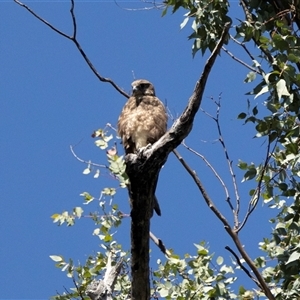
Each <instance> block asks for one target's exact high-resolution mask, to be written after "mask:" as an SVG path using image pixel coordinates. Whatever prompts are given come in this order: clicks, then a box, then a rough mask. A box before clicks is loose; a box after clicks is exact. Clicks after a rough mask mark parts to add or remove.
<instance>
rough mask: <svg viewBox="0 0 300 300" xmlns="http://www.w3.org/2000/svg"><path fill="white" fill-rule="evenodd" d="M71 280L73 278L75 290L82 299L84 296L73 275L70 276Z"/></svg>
mask: <svg viewBox="0 0 300 300" xmlns="http://www.w3.org/2000/svg"><path fill="white" fill-rule="evenodd" d="M72 280H73V283H74V285H75V287H76V290H77V292H78V294H79V296H80V298H81V300H84V296H83V295H82V291H81V290H80V288H79V287H78V284H77V282H76V280H75V278H74V276H72Z"/></svg>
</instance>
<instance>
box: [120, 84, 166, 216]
mask: <svg viewBox="0 0 300 300" xmlns="http://www.w3.org/2000/svg"><path fill="white" fill-rule="evenodd" d="M131 86H132V95H131V97H130V98H129V99H128V101H127V102H126V104H125V105H124V107H123V110H122V112H121V115H120V117H119V120H118V134H119V136H120V137H121V139H122V143H123V146H124V149H125V153H126V154H128V153H136V152H137V151H138V150H140V149H141V148H143V147H146V146H147V145H148V144H153V143H155V142H156V141H157V140H159V139H160V137H161V136H163V135H164V134H165V132H166V131H167V119H168V117H167V113H166V109H165V107H164V105H163V103H162V102H161V101H160V100H159V99H158V98H157V97H156V96H155V90H154V87H153V85H152V83H151V82H149V81H148V80H144V79H139V80H135V81H134V82H133V83H132V84H131ZM153 208H154V210H155V211H156V213H157V214H158V215H159V216H160V215H161V212H160V208H159V204H158V202H157V199H156V197H154V203H153Z"/></svg>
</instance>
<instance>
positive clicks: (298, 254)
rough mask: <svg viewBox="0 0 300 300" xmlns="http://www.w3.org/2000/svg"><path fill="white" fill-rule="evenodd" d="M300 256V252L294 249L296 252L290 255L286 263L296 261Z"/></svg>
mask: <svg viewBox="0 0 300 300" xmlns="http://www.w3.org/2000/svg"><path fill="white" fill-rule="evenodd" d="M299 258H300V253H299V252H296V251H294V252H293V253H292V254H291V256H290V257H289V259H288V261H287V262H286V263H285V264H286V265H288V264H290V263H292V262H294V261H295V260H297V261H298V260H299Z"/></svg>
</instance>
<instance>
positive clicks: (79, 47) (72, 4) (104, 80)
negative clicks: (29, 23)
mask: <svg viewBox="0 0 300 300" xmlns="http://www.w3.org/2000/svg"><path fill="white" fill-rule="evenodd" d="M14 2H15V3H17V4H18V5H20V6H22V7H23V8H25V9H26V10H27V11H28V12H30V13H31V14H32V15H33V16H34V17H35V18H37V19H38V20H39V21H41V22H42V23H44V24H45V25H47V26H48V27H50V28H51V29H52V30H54V31H55V32H56V33H58V34H60V35H61V36H63V37H65V38H66V39H68V40H71V41H72V42H73V43H74V44H75V45H76V48H77V49H78V51H79V52H80V54H81V56H82V57H83V58H84V60H85V61H86V63H87V64H88V66H89V68H90V69H91V70H92V71H93V73H94V74H95V75H96V77H97V78H98V79H99V80H100V81H102V82H107V83H110V84H111V85H112V86H113V87H114V88H115V89H116V90H117V91H118V92H119V93H120V94H121V95H123V96H124V97H126V98H129V95H128V94H127V93H126V92H124V91H123V90H122V89H121V88H120V87H119V86H118V85H117V84H116V83H115V82H114V81H113V80H111V79H110V78H105V77H103V76H101V75H100V74H99V73H98V71H97V69H96V68H95V67H94V65H93V64H92V62H91V61H90V60H89V58H88V57H87V55H86V53H85V52H84V50H83V49H82V47H81V45H80V43H79V42H78V41H77V38H76V34H77V25H76V17H75V13H74V5H75V4H74V0H71V9H70V13H71V17H72V22H73V35H72V36H69V35H68V34H66V33H64V32H62V31H61V30H59V29H58V28H56V27H55V26H53V25H52V24H50V23H49V22H48V21H46V20H45V19H43V18H42V17H40V16H39V15H38V14H37V13H35V12H34V11H33V10H32V9H31V8H30V7H28V6H27V5H26V4H24V3H22V2H20V1H19V0H14Z"/></svg>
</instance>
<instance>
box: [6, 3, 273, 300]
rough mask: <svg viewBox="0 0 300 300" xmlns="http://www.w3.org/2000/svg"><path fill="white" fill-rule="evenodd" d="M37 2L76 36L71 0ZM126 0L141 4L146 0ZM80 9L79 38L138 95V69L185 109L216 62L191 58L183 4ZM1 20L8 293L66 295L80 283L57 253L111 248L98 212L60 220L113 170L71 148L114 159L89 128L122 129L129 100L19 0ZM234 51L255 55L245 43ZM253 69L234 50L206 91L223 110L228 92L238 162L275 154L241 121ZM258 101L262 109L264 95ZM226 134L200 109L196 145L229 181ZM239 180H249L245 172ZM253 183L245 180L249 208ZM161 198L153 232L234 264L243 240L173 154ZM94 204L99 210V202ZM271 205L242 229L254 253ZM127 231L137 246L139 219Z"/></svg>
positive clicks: (201, 168)
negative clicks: (55, 219)
mask: <svg viewBox="0 0 300 300" xmlns="http://www.w3.org/2000/svg"><path fill="white" fill-rule="evenodd" d="M26 3H27V4H28V5H30V7H31V8H32V9H34V10H35V11H36V12H37V13H38V14H40V15H41V16H42V17H43V18H45V19H47V20H48V21H49V22H51V23H52V24H54V25H55V26H57V27H58V28H60V29H61V30H63V31H65V32H67V33H69V34H71V29H72V27H71V25H72V23H71V17H70V14H69V8H70V4H69V2H68V1H27V2H26ZM119 4H120V5H121V6H122V7H126V8H137V7H140V5H138V2H136V1H131V2H127V1H119ZM231 9H232V15H234V14H240V8H239V6H238V2H232V3H231ZM75 13H76V17H77V25H78V40H79V42H80V43H81V45H82V47H83V48H84V49H85V51H86V53H87V55H88V56H89V58H90V59H91V61H92V62H93V64H94V65H95V67H96V68H97V69H98V71H99V73H100V74H101V75H102V76H105V77H110V78H112V79H113V80H114V81H115V82H116V83H117V84H118V85H119V86H121V87H122V88H124V90H126V91H128V92H130V83H131V82H132V81H133V74H134V76H135V77H136V78H146V79H148V80H150V81H152V82H153V84H154V85H155V88H156V93H157V95H158V97H159V98H160V99H161V100H162V101H167V103H168V106H169V108H170V110H171V112H172V113H173V114H174V116H177V115H178V114H180V113H181V112H182V110H183V108H184V107H185V105H186V103H187V100H188V98H189V96H190V95H191V93H192V90H193V88H194V85H195V82H196V80H197V79H198V77H199V75H200V73H201V72H202V67H203V65H204V63H205V58H203V57H201V55H200V54H198V55H197V56H196V57H195V58H194V59H193V58H192V55H191V46H192V42H191V41H188V40H187V36H188V35H189V34H190V33H191V32H190V29H189V25H187V27H186V28H185V29H184V30H182V31H181V30H180V28H179V24H180V23H181V22H182V19H183V12H178V13H176V14H175V15H171V14H168V15H167V16H166V17H164V18H161V11H158V10H148V11H128V10H124V9H121V8H120V7H118V6H117V5H116V4H115V3H114V2H113V1H80V2H78V3H76V7H75ZM0 28H1V35H0V51H1V55H0V70H1V72H0V82H1V84H0V97H1V101H0V111H1V118H0V122H1V127H0V128H1V129H0V130H1V146H0V147H1V152H0V153H1V155H0V160H1V171H0V172H1V183H0V188H1V189H0V191H1V198H2V199H1V203H2V213H1V226H0V240H1V246H0V265H1V272H0V290H1V295H0V298H1V299H47V298H49V297H50V296H52V295H54V294H55V293H56V291H60V292H62V291H63V287H64V286H65V287H67V288H69V287H72V282H71V281H70V280H69V279H67V277H66V276H65V274H64V273H63V272H61V271H60V270H59V269H56V268H55V267H54V263H53V262H52V261H51V260H50V258H49V255H52V254H60V255H63V256H64V257H65V258H69V257H71V258H73V260H74V261H75V262H76V261H78V260H79V261H81V262H84V260H85V258H86V257H87V256H88V255H89V254H91V253H94V252H96V251H100V248H99V245H100V241H99V240H98V239H97V238H96V237H93V236H92V231H93V228H94V227H93V224H92V222H91V221H90V220H89V219H83V220H81V221H80V222H78V223H77V224H76V226H74V227H71V228H66V227H65V226H62V227H58V226H57V225H55V224H53V223H52V220H51V219H50V216H51V215H52V214H54V213H56V212H58V213H59V212H62V211H64V210H71V209H72V208H73V207H75V206H80V205H81V203H82V199H81V197H80V196H79V194H80V193H82V192H84V191H89V192H90V193H92V194H94V195H99V193H100V191H101V189H102V188H103V187H104V186H105V183H107V180H106V179H107V178H105V175H103V176H100V178H99V179H94V178H93V177H92V176H84V175H83V174H82V171H83V169H84V165H83V164H81V163H79V162H78V161H77V160H76V159H75V158H74V157H73V156H72V154H71V152H70V150H69V146H70V145H75V144H78V145H77V146H76V148H75V151H76V153H77V154H78V155H79V156H80V157H81V158H83V159H86V160H89V159H91V160H93V161H94V162H98V163H104V161H103V156H101V155H102V154H101V153H100V150H99V149H97V148H96V147H95V146H94V140H93V139H92V138H91V137H90V136H91V133H92V132H93V130H95V129H97V128H101V127H104V126H105V124H106V123H111V124H112V125H113V126H115V125H116V122H117V118H118V115H119V113H120V111H121V108H122V106H123V104H124V101H125V98H124V97H122V96H121V95H120V94H118V93H117V92H116V91H115V90H114V89H113V88H112V87H111V86H110V85H109V84H105V83H101V82H99V81H98V79H97V78H96V77H95V76H94V75H93V74H92V72H91V71H90V69H89V68H88V67H87V65H86V63H85V62H84V61H83V59H82V57H81V56H80V54H79V53H78V51H77V49H76V48H75V46H74V45H73V44H72V43H71V42H70V41H68V40H66V39H65V38H63V37H61V36H59V35H58V34H57V33H55V32H53V31H51V30H50V29H49V28H48V27H46V26H45V25H44V24H42V23H40V22H39V21H38V20H37V19H35V18H34V17H33V16H32V15H30V14H29V13H28V12H27V11H25V10H24V9H23V8H21V7H20V6H18V5H17V4H15V3H13V1H3V0H0ZM233 50H235V51H236V52H235V54H238V55H240V56H241V57H244V54H243V53H242V52H241V50H240V49H237V48H233ZM248 63H250V64H251V62H249V60H248ZM246 74H247V70H245V69H244V68H243V67H242V66H240V65H238V64H237V63H236V62H234V61H233V60H232V59H231V58H229V57H228V56H227V55H226V54H225V53H224V52H223V53H222V54H221V56H220V57H218V59H217V62H216V65H215V68H214V70H213V71H212V74H211V77H210V78H209V82H208V84H207V89H206V91H205V93H204V99H203V108H204V109H206V110H207V111H209V112H210V113H211V114H214V111H215V107H214V105H212V101H211V100H210V99H209V97H210V96H213V97H215V99H217V98H218V96H219V94H220V93H222V100H221V101H222V110H221V124H222V128H223V132H224V138H225V140H226V143H227V145H228V150H229V153H230V155H231V158H232V159H233V161H234V163H233V165H234V166H235V165H236V164H237V159H238V158H241V159H243V160H246V161H248V162H251V161H255V162H259V161H261V160H262V159H263V158H264V155H265V153H264V144H263V141H262V140H253V138H252V137H253V135H254V131H253V129H252V128H251V126H248V125H246V126H242V122H241V121H239V120H237V118H236V117H237V115H238V113H240V112H241V111H245V110H246V107H247V105H246V100H247V96H245V92H247V91H249V90H250V88H251V87H250V85H245V84H243V83H242V82H243V79H244V78H245V77H246ZM250 100H251V101H252V103H256V102H257V101H258V102H257V104H258V107H259V108H261V107H262V104H261V102H262V100H261V99H259V98H258V99H257V100H253V99H251V98H250ZM253 101H256V102H253ZM170 124H171V122H170ZM217 138H218V135H217V131H216V127H215V124H214V123H213V122H212V121H211V120H209V118H207V117H206V116H205V115H204V114H203V113H199V114H198V116H197V118H196V122H195V125H194V128H193V132H192V134H191V135H190V137H189V138H188V139H187V144H189V145H190V146H192V147H194V148H195V149H196V150H197V151H199V152H201V153H202V154H204V155H205V156H206V157H207V159H209V160H210V161H211V163H212V164H213V165H214V166H215V168H216V169H217V170H218V171H219V172H220V174H221V175H222V176H224V180H225V181H226V183H228V184H230V177H229V176H228V175H229V172H228V169H227V163H226V161H225V159H224V155H223V153H222V151H221V149H220V145H219V144H218V143H217V142H216V139H217ZM120 149H121V147H120ZM179 151H180V152H181V153H182V154H183V155H184V157H186V159H187V161H188V162H189V163H190V165H191V166H192V167H193V168H194V169H195V170H196V171H197V173H198V174H199V176H200V178H201V179H202V180H203V182H204V184H205V186H206V188H207V191H208V193H209V194H210V196H211V197H212V198H213V200H214V202H215V203H216V204H217V205H218V206H219V208H220V209H221V210H222V212H223V213H224V214H225V215H226V216H228V217H229V218H230V220H232V216H231V213H230V210H229V207H228V206H227V204H226V202H225V195H224V193H223V190H222V188H221V187H220V185H219V184H218V182H217V181H216V179H215V177H214V176H213V175H212V174H211V172H210V170H209V169H208V168H207V167H206V166H205V164H203V162H202V161H200V160H199V159H198V158H197V157H195V156H193V155H191V154H190V153H188V152H187V151H185V150H184V149H182V147H180V148H179ZM237 179H238V182H239V183H240V182H241V179H242V173H241V172H239V171H237ZM113 184H116V183H112V185H113ZM251 184H252V183H251ZM251 184H248V183H246V184H242V185H241V184H240V191H241V195H242V199H241V202H242V205H243V209H242V210H243V211H244V210H245V207H246V205H247V203H248V200H249V197H248V195H247V189H249V187H251V186H252V185H251ZM231 192H232V188H231ZM157 195H158V198H159V201H160V205H161V209H162V217H160V218H159V217H157V216H154V217H153V219H152V231H153V232H154V234H156V235H157V236H158V237H160V238H162V239H163V241H164V243H165V244H166V246H167V247H168V248H172V249H174V251H175V252H176V253H179V254H184V253H187V252H188V253H191V254H193V253H195V248H194V246H193V243H199V242H200V241H202V240H205V241H207V242H208V243H209V246H210V249H211V251H212V252H215V253H216V258H217V256H218V255H223V256H224V257H225V258H226V261H227V262H230V260H229V259H228V257H229V254H228V253H227V252H226V251H225V250H224V247H225V246H226V245H230V246H231V247H233V244H232V242H231V241H230V239H229V238H228V237H227V236H226V233H225V230H224V229H223V227H222V225H221V223H220V222H219V220H216V218H215V216H214V215H213V214H212V212H211V211H210V210H209V209H208V208H207V206H206V205H205V203H204V201H203V199H202V197H201V196H200V194H199V192H198V190H197V188H196V187H195V185H194V184H193V182H192V180H191V178H190V177H189V175H188V174H187V173H186V172H185V170H183V168H182V167H181V165H180V164H179V162H178V161H176V159H175V158H174V156H173V155H170V157H169V160H168V161H167V163H166V165H165V167H164V168H163V170H162V171H161V175H160V181H159V184H158V189H157ZM232 198H234V194H233V193H232ZM115 201H116V202H117V203H119V204H120V206H121V207H122V208H123V209H124V211H125V212H129V205H128V202H127V194H126V192H122V193H120V195H117V196H116V199H115ZM95 207H96V206H93V207H92V208H91V210H93V209H95ZM84 209H85V212H86V213H88V212H89V207H84ZM267 213H268V212H267V209H266V207H264V206H263V205H261V204H259V205H258V209H257V212H255V214H254V215H253V216H252V218H251V219H250V221H249V223H248V225H247V226H246V227H245V229H244V230H243V232H242V233H241V237H242V241H243V244H244V245H245V247H246V249H247V250H249V252H250V254H251V256H252V258H255V257H256V256H258V255H259V251H258V250H257V244H258V242H259V241H260V239H261V238H262V237H263V236H264V235H268V232H269V231H270V229H269V228H270V227H269V225H268V221H267V218H266V214H267ZM119 231H120V233H121V234H119V237H120V240H119V242H120V243H122V244H123V245H124V246H125V247H128V246H129V219H127V220H126V219H125V220H124V221H123V227H122V229H119ZM152 248H153V252H152V256H153V260H152V266H155V259H156V258H161V259H164V257H163V256H162V254H161V253H160V252H159V251H158V250H157V249H156V248H155V246H154V245H153V244H152ZM233 248H234V247H233ZM240 274H241V272H240V273H237V275H240ZM242 282H243V283H244V284H245V286H246V287H251V286H253V285H252V284H251V283H250V281H248V280H245V279H243V280H242Z"/></svg>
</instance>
